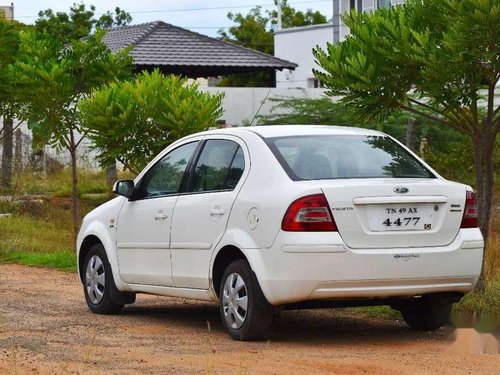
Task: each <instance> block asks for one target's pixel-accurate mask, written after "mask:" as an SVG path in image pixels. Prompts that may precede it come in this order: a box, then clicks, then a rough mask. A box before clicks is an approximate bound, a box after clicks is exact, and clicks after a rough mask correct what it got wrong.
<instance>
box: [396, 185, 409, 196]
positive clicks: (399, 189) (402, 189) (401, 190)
mask: <svg viewBox="0 0 500 375" xmlns="http://www.w3.org/2000/svg"><path fill="white" fill-rule="evenodd" d="M408 191H409V190H408V188H407V187H404V186H398V187H395V188H394V192H395V193H398V194H405V193H408Z"/></svg>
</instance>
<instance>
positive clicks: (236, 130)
mask: <svg viewBox="0 0 500 375" xmlns="http://www.w3.org/2000/svg"><path fill="white" fill-rule="evenodd" d="M248 132H252V133H255V134H257V135H259V136H260V137H262V138H274V137H287V136H301V135H379V136H380V135H385V134H384V133H381V132H379V131H376V130H370V129H363V128H353V127H350V126H334V125H260V126H245V127H233V128H223V129H215V130H208V131H206V132H204V133H203V134H207V135H208V134H221V133H223V134H234V135H244V134H248Z"/></svg>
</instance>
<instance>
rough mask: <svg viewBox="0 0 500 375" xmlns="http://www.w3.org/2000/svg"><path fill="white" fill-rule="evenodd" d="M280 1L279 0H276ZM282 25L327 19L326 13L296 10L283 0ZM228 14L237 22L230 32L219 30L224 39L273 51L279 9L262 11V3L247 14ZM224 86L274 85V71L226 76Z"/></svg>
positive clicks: (286, 26) (303, 23) (324, 21)
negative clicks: (324, 14)
mask: <svg viewBox="0 0 500 375" xmlns="http://www.w3.org/2000/svg"><path fill="white" fill-rule="evenodd" d="M274 4H275V5H277V0H274ZM281 9H282V12H281V13H282V17H281V19H282V27H283V28H288V27H295V26H306V25H315V24H320V23H326V17H325V16H323V15H322V14H321V13H320V12H318V11H312V10H311V9H308V10H307V11H306V12H301V11H296V10H295V9H294V8H292V7H291V6H290V5H288V3H287V1H286V0H282V1H281ZM227 17H228V18H229V19H230V20H231V21H233V22H234V23H235V24H236V25H235V26H232V27H230V28H229V30H228V32H226V31H225V30H222V29H221V30H219V32H218V33H219V36H220V37H221V39H223V40H225V41H228V42H232V43H235V44H238V45H240V46H243V47H246V48H251V49H254V50H257V51H261V52H264V53H267V54H270V55H272V54H274V31H275V30H276V27H277V25H278V12H277V11H276V10H273V11H265V12H263V11H262V7H260V6H257V7H255V8H252V9H251V10H250V12H249V13H248V14H247V15H242V14H241V13H236V14H235V13H228V15H227ZM220 85H221V86H240V87H244V86H248V87H260V86H262V87H270V86H274V71H264V72H259V73H257V74H255V73H252V74H240V75H230V76H227V77H224V78H223V79H222V81H221V83H220Z"/></svg>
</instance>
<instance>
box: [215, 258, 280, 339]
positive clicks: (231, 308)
mask: <svg viewBox="0 0 500 375" xmlns="http://www.w3.org/2000/svg"><path fill="white" fill-rule="evenodd" d="M219 303H220V314H221V317H222V322H223V324H224V326H225V327H226V329H227V330H228V332H229V335H230V336H231V337H232V338H233V339H235V340H241V341H248V340H256V339H262V338H265V337H266V336H267V335H268V333H269V330H270V328H271V323H272V317H273V311H274V308H273V306H272V305H270V304H269V302H267V300H266V298H265V297H264V294H263V293H262V290H261V289H260V286H259V283H258V281H257V278H256V276H255V274H254V272H253V271H252V269H251V268H250V265H249V264H248V262H247V261H246V260H242V259H239V260H236V261H234V262H232V263H231V264H230V265H229V266H228V267H227V268H226V271H225V272H224V275H223V277H222V283H221V285H220V290H219Z"/></svg>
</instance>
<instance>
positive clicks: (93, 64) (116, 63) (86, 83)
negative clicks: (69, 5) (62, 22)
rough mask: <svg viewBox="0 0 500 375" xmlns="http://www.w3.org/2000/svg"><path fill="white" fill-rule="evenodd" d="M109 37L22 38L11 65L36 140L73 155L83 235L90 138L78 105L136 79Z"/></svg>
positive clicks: (75, 194) (16, 91)
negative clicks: (84, 154)
mask: <svg viewBox="0 0 500 375" xmlns="http://www.w3.org/2000/svg"><path fill="white" fill-rule="evenodd" d="M102 37H103V33H102V32H97V33H95V34H94V35H92V36H89V37H88V38H87V39H85V40H83V39H73V40H71V41H70V42H68V43H66V44H64V43H63V42H62V41H61V40H60V39H57V38H56V39H54V38H52V37H51V36H50V35H48V34H47V33H40V32H36V31H32V32H26V33H22V35H21V44H20V48H19V52H20V53H19V55H18V57H17V59H16V61H15V63H14V64H12V65H11V66H10V69H9V75H10V77H11V78H10V79H11V81H12V82H15V84H14V86H13V91H14V95H15V97H16V98H17V100H18V101H19V102H22V104H23V107H24V111H25V113H26V117H27V119H28V126H29V127H30V129H31V130H32V132H33V137H34V141H35V142H36V143H38V144H40V145H45V144H47V143H49V144H51V145H52V146H53V147H55V148H56V149H60V150H61V149H65V150H67V151H68V152H69V154H70V156H71V171H72V181H73V190H72V207H73V228H74V231H75V234H76V232H77V231H78V224H79V209H78V177H77V170H76V167H77V148H78V146H79V145H80V142H81V141H82V139H83V136H84V135H85V134H86V129H85V128H84V127H83V126H82V124H81V123H80V119H79V114H78V110H77V108H78V107H77V106H78V102H79V101H80V100H81V99H83V98H85V97H87V96H89V95H90V93H91V92H92V91H93V90H94V89H96V88H98V87H100V86H102V85H104V84H107V83H109V82H111V81H113V80H116V79H123V78H127V77H129V76H130V74H131V70H132V66H131V59H130V58H129V57H128V56H127V54H126V53H125V52H123V53H119V54H113V53H111V52H110V51H109V49H108V48H107V47H106V45H105V44H104V43H103V42H102Z"/></svg>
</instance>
